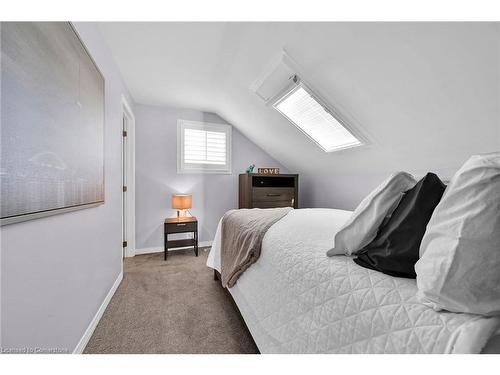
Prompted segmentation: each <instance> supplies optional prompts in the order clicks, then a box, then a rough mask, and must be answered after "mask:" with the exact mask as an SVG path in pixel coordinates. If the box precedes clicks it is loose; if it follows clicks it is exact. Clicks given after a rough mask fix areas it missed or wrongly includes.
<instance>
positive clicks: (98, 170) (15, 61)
mask: <svg viewBox="0 0 500 375" xmlns="http://www.w3.org/2000/svg"><path fill="white" fill-rule="evenodd" d="M0 177H1V210H0V211H1V222H2V225H5V224H11V223H15V222H18V221H23V220H29V219H34V218H38V217H41V216H46V215H51V214H56V213H62V212H65V211H68V210H75V209H80V208H87V207H91V206H94V205H97V204H100V203H103V202H104V78H103V76H102V75H101V73H100V72H99V69H98V68H97V66H96V64H95V63H94V61H93V60H92V58H91V56H90V55H89V53H88V52H87V50H86V48H85V46H84V45H83V44H82V42H81V41H80V39H79V37H78V35H77V33H76V32H75V30H74V29H73V27H72V25H71V24H70V23H66V22H29V23H28V22H25V23H24V22H4V23H2V25H1V166H0Z"/></svg>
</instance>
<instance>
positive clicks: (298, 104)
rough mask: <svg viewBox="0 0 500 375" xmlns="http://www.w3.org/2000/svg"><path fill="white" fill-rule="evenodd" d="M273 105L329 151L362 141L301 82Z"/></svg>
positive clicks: (348, 146) (353, 145) (351, 145)
mask: <svg viewBox="0 0 500 375" xmlns="http://www.w3.org/2000/svg"><path fill="white" fill-rule="evenodd" d="M274 108H275V109H276V110H277V111H279V112H280V113H281V114H282V115H283V116H285V117H286V118H287V119H288V120H289V121H290V122H291V123H292V124H294V125H295V126H296V127H297V128H299V129H300V130H301V131H302V132H304V133H305V134H306V135H307V136H308V137H309V138H311V139H312V140H313V141H314V142H315V143H316V144H317V145H318V146H319V147H321V148H322V149H323V150H324V151H326V152H333V151H338V150H342V149H345V148H350V147H355V146H361V145H362V144H363V142H361V141H360V140H359V139H358V138H356V137H355V136H354V135H353V134H352V133H351V132H350V131H349V130H347V129H346V127H345V125H344V124H343V123H342V122H341V121H340V120H339V118H338V116H337V115H336V114H334V113H333V112H332V111H330V110H329V109H328V108H326V107H325V106H324V105H323V104H321V102H320V101H319V100H318V99H317V98H316V97H315V96H314V95H313V94H312V93H311V91H310V90H309V89H308V88H307V87H306V86H305V85H304V84H302V83H300V84H298V85H296V86H294V88H293V89H292V90H291V91H288V92H287V93H286V94H285V95H284V96H282V97H281V98H279V99H278V100H277V101H276V102H275V103H274Z"/></svg>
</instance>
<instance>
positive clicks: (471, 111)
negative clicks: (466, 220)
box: [100, 23, 500, 202]
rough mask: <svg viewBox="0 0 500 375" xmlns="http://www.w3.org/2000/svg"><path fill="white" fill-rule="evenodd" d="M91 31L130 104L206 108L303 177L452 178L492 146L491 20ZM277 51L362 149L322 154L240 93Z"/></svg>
mask: <svg viewBox="0 0 500 375" xmlns="http://www.w3.org/2000/svg"><path fill="white" fill-rule="evenodd" d="M100 28H101V31H102V33H103V35H104V37H105V40H106V41H107V43H108V44H109V46H110V49H111V51H112V53H113V55H114V57H115V59H116V61H117V64H118V66H119V67H120V70H121V73H122V75H123V77H124V80H125V82H126V84H127V85H128V87H129V89H130V92H131V94H132V96H133V98H134V100H135V101H136V102H138V103H142V104H152V105H165V106H178V107H187V108H195V109H202V110H208V111H212V112H216V113H217V114H219V115H220V116H221V117H223V118H225V119H226V120H227V121H228V122H230V123H232V124H233V125H234V126H235V127H237V128H238V129H239V130H240V131H241V132H242V133H243V134H245V135H246V136H247V137H248V138H250V139H251V140H252V141H254V142H255V143H256V144H258V145H259V146H260V147H262V148H263V149H264V150H265V151H267V152H268V153H269V154H270V155H272V156H273V157H275V158H276V159H277V160H279V161H280V162H281V163H283V165H285V166H286V167H288V168H289V169H290V170H291V171H297V172H298V173H302V174H305V175H308V176H312V177H311V178H314V176H320V175H322V176H324V175H326V176H333V177H338V178H343V177H345V176H353V175H362V174H365V175H366V174H373V175H378V174H384V173H388V172H390V171H393V170H408V171H412V172H415V173H417V174H418V173H424V172H425V171H427V170H430V169H432V170H441V171H450V173H451V171H453V170H455V169H456V168H457V167H458V166H459V165H460V163H461V162H463V161H464V160H465V159H466V158H467V157H468V156H469V155H470V154H473V153H478V152H489V151H495V150H498V149H500V110H499V107H500V104H499V103H500V27H499V24H498V23H102V24H100ZM282 49H285V50H286V51H287V53H288V54H289V55H290V56H291V57H292V58H293V59H294V60H295V62H296V63H297V64H298V65H299V66H300V68H301V70H302V77H301V78H302V79H304V80H305V81H306V82H307V83H308V84H309V85H310V86H311V87H312V88H313V89H314V90H316V91H317V92H318V93H319V94H320V95H321V96H322V97H323V98H324V99H325V100H326V101H327V102H328V103H330V104H331V105H333V106H335V107H336V108H339V109H340V110H341V112H343V114H344V115H345V116H347V117H349V118H351V119H352V120H353V122H354V124H355V126H356V127H357V128H358V130H360V131H361V132H362V133H363V134H365V135H366V136H367V137H368V138H369V140H370V141H371V142H370V143H371V144H370V145H369V146H366V147H361V148H355V149H349V150H344V151H340V152H336V153H325V152H323V151H322V150H321V149H319V148H318V147H317V146H316V145H315V144H314V143H312V142H311V141H310V140H309V139H308V138H307V137H305V136H304V135H303V134H302V133H301V132H300V131H299V130H297V129H296V128H295V127H294V126H293V125H291V124H290V123H289V122H288V121H287V120H286V119H284V118H283V117H281V115H280V114H279V113H277V112H276V111H275V110H273V109H272V107H269V106H266V105H265V104H264V103H263V102H262V101H261V100H260V99H259V98H258V97H257V96H256V95H255V93H253V92H252V91H251V90H250V86H251V85H252V83H253V82H254V81H255V80H256V79H258V78H259V76H260V75H261V74H262V72H263V71H264V70H265V69H266V66H268V65H269V63H270V62H271V61H272V60H273V59H274V58H275V57H276V55H277V54H279V53H280V51H281V50H282ZM236 152H237V150H236ZM444 173H447V172H444ZM359 194H362V191H360V192H359ZM351 199H352V201H353V202H354V201H356V200H357V199H358V197H354V198H351Z"/></svg>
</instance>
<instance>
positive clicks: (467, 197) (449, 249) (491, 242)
mask: <svg viewBox="0 0 500 375" xmlns="http://www.w3.org/2000/svg"><path fill="white" fill-rule="evenodd" d="M415 271H416V273H417V286H418V293H417V296H418V298H419V300H420V301H421V302H422V303H424V304H426V305H428V306H430V307H432V308H433V309H434V310H448V311H453V312H461V313H472V314H481V315H498V314H500V153H493V154H485V155H476V156H472V157H471V158H470V159H469V160H468V161H467V162H466V163H465V164H464V165H463V166H462V168H460V170H459V171H458V172H457V173H456V174H455V176H454V177H453V178H452V180H451V182H450V184H449V185H448V189H447V190H446V193H445V194H444V196H443V198H442V200H441V202H440V203H439V205H438V206H437V207H436V209H435V210H434V213H433V215H432V217H431V220H430V221H429V224H428V225H427V230H426V232H425V235H424V238H423V239H422V244H421V245H420V259H419V261H418V262H417V264H416V265H415Z"/></svg>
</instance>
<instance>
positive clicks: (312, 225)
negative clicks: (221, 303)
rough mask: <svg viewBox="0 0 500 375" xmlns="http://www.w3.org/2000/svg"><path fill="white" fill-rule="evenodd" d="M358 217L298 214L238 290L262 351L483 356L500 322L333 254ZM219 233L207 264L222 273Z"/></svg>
mask: <svg viewBox="0 0 500 375" xmlns="http://www.w3.org/2000/svg"><path fill="white" fill-rule="evenodd" d="M350 214H351V212H350V211H342V210H333V209H300V210H293V211H291V212H290V213H289V214H288V215H287V216H285V217H284V218H283V219H281V220H280V221H279V222H278V223H276V224H274V225H273V226H272V227H271V228H270V229H269V231H268V232H267V234H266V235H265V237H264V240H263V243H262V253H261V256H260V258H259V260H258V261H257V262H256V263H255V264H254V265H252V266H251V267H250V268H249V269H248V270H247V271H246V272H245V273H244V274H243V275H242V276H241V277H240V279H239V280H238V282H237V283H236V285H235V286H234V287H233V288H231V289H230V292H231V295H232V296H233V298H234V300H235V302H236V303H237V305H238V307H239V309H240V311H241V314H242V315H243V318H244V319H245V322H246V323H247V326H248V328H249V330H250V332H251V334H252V336H253V338H254V340H255V342H256V344H257V346H258V347H259V350H260V351H261V353H479V352H480V351H481V350H482V349H483V347H484V346H485V344H486V342H487V341H488V339H489V338H490V337H491V336H493V335H494V334H495V332H496V331H497V330H498V328H499V327H500V318H498V317H496V318H484V317H481V316H474V315H468V314H456V313H448V312H436V311H434V310H432V309H431V308H429V307H426V306H424V305H422V304H420V303H419V302H417V300H416V297H415V295H416V291H417V286H416V282H415V280H411V279H404V278H397V277H392V276H388V275H385V274H382V273H380V272H376V271H372V270H369V269H366V268H362V267H360V266H358V265H357V264H355V263H354V262H353V261H352V259H351V258H349V257H346V256H338V257H333V258H329V257H327V256H326V255H325V252H326V251H327V250H328V249H329V248H331V247H332V246H333V238H334V235H335V233H336V231H338V229H340V227H341V226H342V224H343V223H344V222H345V221H346V220H347V219H348V218H349V216H350ZM219 226H220V224H219ZM219 229H220V228H218V230H217V234H216V238H215V240H214V243H213V246H212V250H211V252H210V255H209V258H208V261H207V265H208V266H209V267H211V268H215V269H217V270H219V271H220V230H219ZM493 341H494V340H493Z"/></svg>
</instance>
